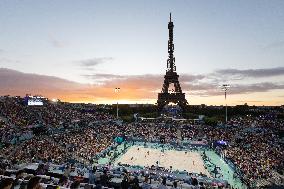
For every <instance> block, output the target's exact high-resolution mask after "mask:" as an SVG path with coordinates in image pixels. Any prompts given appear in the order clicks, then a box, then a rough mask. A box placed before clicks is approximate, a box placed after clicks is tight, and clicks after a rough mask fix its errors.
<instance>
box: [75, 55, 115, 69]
mask: <svg viewBox="0 0 284 189" xmlns="http://www.w3.org/2000/svg"><path fill="white" fill-rule="evenodd" d="M111 60H113V58H112V57H101V58H91V59H85V60H79V61H76V62H78V63H79V64H80V65H81V66H83V67H87V68H90V67H93V66H97V65H99V64H103V63H105V62H107V61H111Z"/></svg>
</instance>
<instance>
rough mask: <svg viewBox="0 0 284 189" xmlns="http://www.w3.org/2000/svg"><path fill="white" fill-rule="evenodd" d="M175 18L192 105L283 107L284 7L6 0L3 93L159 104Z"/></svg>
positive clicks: (261, 0) (1, 7)
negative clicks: (227, 86) (223, 86)
mask: <svg viewBox="0 0 284 189" xmlns="http://www.w3.org/2000/svg"><path fill="white" fill-rule="evenodd" d="M170 12H172V20H173V22H174V25H175V27H174V44H175V53H174V55H175V58H176V66H177V72H178V74H179V75H180V82H181V87H182V89H183V91H184V92H185V93H186V98H187V100H188V102H189V104H208V105H221V104H225V102H224V95H223V92H222V91H221V90H220V88H219V86H220V85H221V84H224V83H226V84H227V83H228V84H230V85H231V88H230V90H229V92H228V99H227V102H228V104H229V105H236V104H244V103H248V104H250V105H253V104H255V105H282V104H284V24H283V23H284V1H283V0H236V1H227V0H207V1H206V0H187V1H185V0H176V1H167V0H155V1H153V0H143V1H142V0H141V1H138V0H129V1H128V0H127V1H126V0H113V1H108V0H101V1H96V0H60V1H58V0H48V1H38V0H1V1H0V95H7V94H9V95H20V96H24V95H25V94H26V93H31V94H41V95H43V96H47V97H49V98H59V99H62V100H63V101H70V102H91V103H115V102H116V101H117V100H119V102H120V103H155V102H156V100H157V93H158V92H160V91H161V88H162V84H163V75H164V74H165V71H166V60H167V40H168V29H167V24H168V21H169V13H170ZM115 87H120V88H121V91H120V93H119V95H118V96H117V95H116V94H115V93H114V88H115Z"/></svg>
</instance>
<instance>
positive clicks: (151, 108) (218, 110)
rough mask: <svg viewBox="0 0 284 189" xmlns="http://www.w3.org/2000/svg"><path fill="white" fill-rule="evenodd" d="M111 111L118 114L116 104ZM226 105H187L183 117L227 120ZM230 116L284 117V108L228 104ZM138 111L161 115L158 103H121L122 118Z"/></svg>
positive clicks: (147, 115) (146, 115) (120, 113)
mask: <svg viewBox="0 0 284 189" xmlns="http://www.w3.org/2000/svg"><path fill="white" fill-rule="evenodd" d="M110 111H111V112H110V113H111V114H113V115H116V104H114V105H112V108H111V109H110ZM225 111H226V110H225V106H205V105H200V106H193V105H189V106H187V107H186V109H185V111H184V112H183V117H184V118H186V119H198V118H199V115H204V116H205V119H207V120H209V122H210V121H212V122H214V123H215V122H216V121H217V122H218V121H224V120H225ZM227 111H228V118H231V117H234V116H247V115H250V116H253V117H254V116H260V115H266V116H270V117H271V118H276V117H277V118H278V119H284V108H283V107H280V106H277V107H257V106H248V105H246V104H244V105H237V106H228V107H227ZM136 113H138V114H139V116H141V117H148V118H155V117H158V116H160V113H159V112H158V108H157V106H156V105H148V104H147V105H143V104H141V105H135V106H133V105H127V104H120V105H119V116H120V117H121V118H125V119H126V120H128V121H131V120H134V118H133V115H134V114H136Z"/></svg>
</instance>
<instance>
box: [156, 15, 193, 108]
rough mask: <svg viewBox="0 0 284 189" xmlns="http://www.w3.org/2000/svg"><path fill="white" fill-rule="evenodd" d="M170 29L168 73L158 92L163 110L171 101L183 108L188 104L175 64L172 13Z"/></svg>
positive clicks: (159, 103) (160, 106) (159, 106)
mask: <svg viewBox="0 0 284 189" xmlns="http://www.w3.org/2000/svg"><path fill="white" fill-rule="evenodd" d="M168 29H169V40H168V53H169V57H168V60H167V71H166V75H165V76H164V78H165V79H164V84H163V88H162V91H161V93H159V94H158V101H157V105H158V109H159V110H162V109H163V108H164V106H165V105H167V104H169V103H171V102H172V103H175V104H177V105H178V106H180V107H181V108H182V110H184V109H185V107H186V105H187V104H188V102H187V100H186V99H185V93H183V92H182V90H181V86H180V84H179V80H178V78H179V75H178V74H177V72H176V65H175V57H174V43H173V29H174V24H173V22H172V18H171V14H170V21H169V23H168ZM170 84H173V86H174V87H173V89H172V90H171V89H169V86H170Z"/></svg>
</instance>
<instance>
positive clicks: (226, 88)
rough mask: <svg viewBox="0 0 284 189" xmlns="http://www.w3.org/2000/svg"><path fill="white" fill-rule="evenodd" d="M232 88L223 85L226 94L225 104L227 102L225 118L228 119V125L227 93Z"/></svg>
mask: <svg viewBox="0 0 284 189" xmlns="http://www.w3.org/2000/svg"><path fill="white" fill-rule="evenodd" d="M229 88H230V85H229V84H223V85H221V89H222V91H224V92H225V102H226V114H225V117H226V123H227V121H228V110H227V91H228V90H229Z"/></svg>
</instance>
